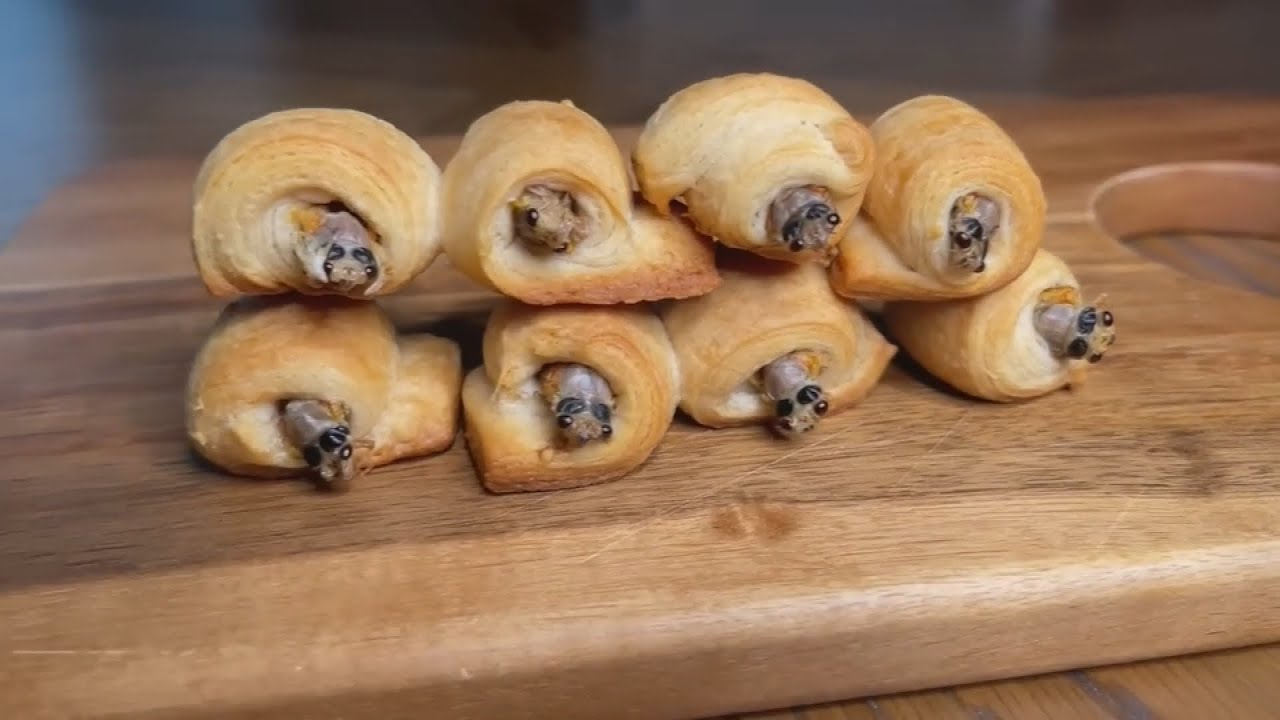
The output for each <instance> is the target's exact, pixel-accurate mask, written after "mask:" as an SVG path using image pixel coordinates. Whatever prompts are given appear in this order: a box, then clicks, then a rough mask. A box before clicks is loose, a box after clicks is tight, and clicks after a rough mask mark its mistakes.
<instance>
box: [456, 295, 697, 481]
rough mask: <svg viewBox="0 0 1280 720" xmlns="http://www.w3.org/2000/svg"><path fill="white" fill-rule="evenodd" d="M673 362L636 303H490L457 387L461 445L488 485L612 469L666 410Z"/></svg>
mask: <svg viewBox="0 0 1280 720" xmlns="http://www.w3.org/2000/svg"><path fill="white" fill-rule="evenodd" d="M679 383H680V377H679V369H678V367H677V363H676V357H675V352H674V351H673V350H672V348H671V343H670V340H669V339H668V338H667V334H666V331H665V329H664V328H663V326H662V322H661V320H659V319H658V317H657V315H655V314H654V313H653V312H652V311H651V310H650V309H648V308H647V307H644V306H631V305H624V306H614V307H600V306H591V305H567V304H566V305H553V306H545V307H540V306H532V305H527V304H524V303H520V302H517V301H514V300H508V301H504V302H502V303H500V304H499V305H498V307H497V308H496V309H495V310H494V311H493V313H492V314H491V315H490V317H489V321H488V324H487V325H486V327H485V334H484V364H483V366H481V367H478V368H476V369H474V370H472V371H471V372H470V373H468V374H467V377H466V380H465V381H464V382H463V387H462V404H463V415H464V418H465V423H466V436H467V448H468V451H469V452H470V454H471V457H472V460H473V462H474V464H475V467H476V470H477V474H478V475H479V476H480V479H481V482H482V483H483V484H484V486H485V487H486V488H487V489H489V490H490V491H492V492H526V491H538V490H552V489H563V488H571V487H579V486H582V485H589V484H594V483H601V482H608V481H612V480H616V479H619V478H622V477H624V476H625V475H627V474H628V473H630V472H632V471H633V470H635V469H636V468H638V467H639V466H640V465H641V464H643V463H644V462H645V460H646V459H647V458H648V457H649V455H650V454H651V453H652V452H653V451H654V449H655V448H657V446H658V444H659V443H660V442H661V441H662V438H663V437H665V435H666V432H667V429H668V428H669V427H670V424H671V421H672V420H673V419H674V416H675V411H676V405H677V403H678V401H679Z"/></svg>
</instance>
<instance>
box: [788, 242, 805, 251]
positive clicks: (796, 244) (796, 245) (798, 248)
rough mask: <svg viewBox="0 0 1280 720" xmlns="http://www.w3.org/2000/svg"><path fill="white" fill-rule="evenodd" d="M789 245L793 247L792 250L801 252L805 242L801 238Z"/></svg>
mask: <svg viewBox="0 0 1280 720" xmlns="http://www.w3.org/2000/svg"><path fill="white" fill-rule="evenodd" d="M787 247H789V248H791V252H800V251H801V250H803V249H804V243H802V242H800V241H799V240H793V241H792V242H791V244H790V245H788V246H787Z"/></svg>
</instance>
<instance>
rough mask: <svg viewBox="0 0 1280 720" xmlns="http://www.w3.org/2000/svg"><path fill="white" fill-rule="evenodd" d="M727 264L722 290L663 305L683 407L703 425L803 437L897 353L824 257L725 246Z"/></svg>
mask: <svg viewBox="0 0 1280 720" xmlns="http://www.w3.org/2000/svg"><path fill="white" fill-rule="evenodd" d="M720 272H721V279H722V283H721V286H720V287H719V288H717V289H716V290H715V291H713V292H711V293H710V294H708V295H705V296H703V297H699V298H691V299H688V300H682V301H680V302H677V303H672V304H670V305H669V306H668V307H667V308H665V309H664V310H663V321H664V322H665V323H666V326H667V332H668V334H669V335H670V336H671V343H672V346H673V347H674V348H675V350H676V354H677V356H678V357H679V359H680V369H681V373H682V388H683V394H682V397H681V401H680V407H681V409H683V410H684V411H685V413H687V414H688V415H689V416H690V417H691V418H693V419H694V420H695V421H696V422H698V423H700V424H702V425H706V426H708V427H715V428H721V427H731V426H742V425H754V424H761V425H766V426H768V427H770V428H772V429H773V430H774V431H776V432H777V433H779V434H780V435H782V436H783V437H786V438H797V437H799V436H801V435H804V434H806V433H810V432H812V431H813V430H814V429H815V428H818V427H820V424H821V423H822V422H823V421H824V419H826V418H830V417H834V416H835V415H837V414H839V413H840V412H842V411H844V410H847V409H849V408H851V407H853V406H854V405H856V404H857V403H859V402H861V401H862V399H863V398H865V397H866V396H867V395H868V394H869V393H870V392H871V390H872V389H873V388H874V387H875V386H876V384H877V383H878V382H879V380H880V378H881V377H882V376H883V374H884V372H885V371H886V370H887V369H888V366H889V363H890V361H891V360H892V359H893V357H894V355H895V354H896V352H897V348H895V347H894V346H893V345H892V344H891V343H889V342H888V341H886V340H885V339H884V337H882V336H881V335H880V333H879V332H878V331H877V330H876V328H875V326H874V325H873V324H872V323H871V321H870V320H869V319H868V318H867V317H866V315H865V314H863V312H862V311H861V310H860V309H859V308H858V306H857V305H856V304H855V303H853V302H850V301H848V300H845V299H844V298H842V297H840V296H838V295H836V294H835V292H833V291H832V289H831V286H830V283H828V281H827V275H826V272H825V270H824V269H823V268H822V267H821V266H819V265H817V264H813V263H798V264H795V263H772V262H769V261H767V260H764V259H762V258H759V257H754V256H752V255H750V254H748V253H744V252H741V251H726V252H725V253H724V254H723V261H722V264H721V268H720Z"/></svg>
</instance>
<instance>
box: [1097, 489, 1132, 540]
mask: <svg viewBox="0 0 1280 720" xmlns="http://www.w3.org/2000/svg"><path fill="white" fill-rule="evenodd" d="M1144 492H1145V491H1144ZM1142 495H1143V493H1139V494H1138V495H1133V496H1130V498H1129V499H1128V500H1126V501H1125V504H1124V507H1122V508H1120V510H1119V512H1117V513H1116V518H1115V519H1114V520H1112V521H1111V524H1110V525H1108V526H1107V529H1106V531H1105V532H1103V533H1102V535H1100V536H1099V537H1098V542H1097V544H1095V545H1094V546H1093V551H1094V552H1095V553H1099V552H1102V551H1103V550H1106V549H1107V544H1108V543H1110V542H1111V534H1112V533H1114V532H1115V530H1116V528H1117V527H1119V526H1120V523H1121V522H1123V521H1124V518H1125V516H1126V515H1128V514H1129V509H1130V508H1132V507H1133V504H1134V503H1135V502H1137V500H1138V498H1140V497H1142Z"/></svg>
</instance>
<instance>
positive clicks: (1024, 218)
mask: <svg viewBox="0 0 1280 720" xmlns="http://www.w3.org/2000/svg"><path fill="white" fill-rule="evenodd" d="M871 135H872V137H874V138H875V143H876V163H875V164H876V168H875V175H874V176H873V177H872V179H871V184H870V186H868V188H867V193H866V200H865V202H864V203H863V208H862V210H863V212H862V216H861V217H859V218H857V219H856V220H855V221H854V222H853V224H852V226H851V227H850V228H849V231H848V232H847V233H846V234H845V236H844V239H843V240H842V241H841V242H840V251H839V254H838V256H837V258H836V261H835V262H834V263H832V266H831V281H832V285H833V286H834V287H835V288H836V290H837V291H838V292H840V293H841V294H842V295H845V296H848V297H854V296H859V297H864V298H867V297H869V298H884V299H887V300H944V299H950V298H962V297H973V296H975V295H981V294H983V293H986V292H990V291H992V290H994V289H996V288H998V287H1000V286H1002V285H1004V284H1006V283H1008V282H1009V281H1011V280H1013V278H1015V277H1017V276H1018V275H1019V274H1020V273H1021V272H1022V271H1023V270H1025V269H1026V267H1027V264H1028V263H1030V262H1031V257H1032V256H1033V255H1035V252H1036V249H1037V248H1039V247H1040V238H1041V235H1042V234H1043V231H1044V216H1045V197H1044V191H1043V189H1042V188H1041V185H1040V179H1039V178H1038V177H1037V176H1036V174H1035V173H1034V172H1033V171H1032V169H1031V166H1030V164H1028V162H1027V160H1026V158H1025V157H1024V156H1023V154H1022V152H1021V150H1019V149H1018V146H1017V145H1016V144H1014V142H1013V140H1012V139H1011V138H1010V137H1009V136H1008V135H1007V134H1005V132H1004V130H1002V129H1001V128H1000V126H998V125H997V124H996V123H995V122H994V121H993V120H992V119H991V118H989V117H987V116H986V115H984V114H983V113H982V112H980V111H979V110H977V109H976V108H974V107H972V106H970V105H967V104H965V103H963V102H961V101H959V100H956V99H954V98H949V97H942V96H936V95H928V96H922V97H917V98H914V99H911V100H907V101H906V102H903V103H901V104H899V105H897V106H895V107H893V108H890V109H889V110H888V111H886V112H885V113H884V114H883V115H881V116H880V117H879V118H878V119H877V120H876V121H875V122H874V123H872V125H871Z"/></svg>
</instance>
